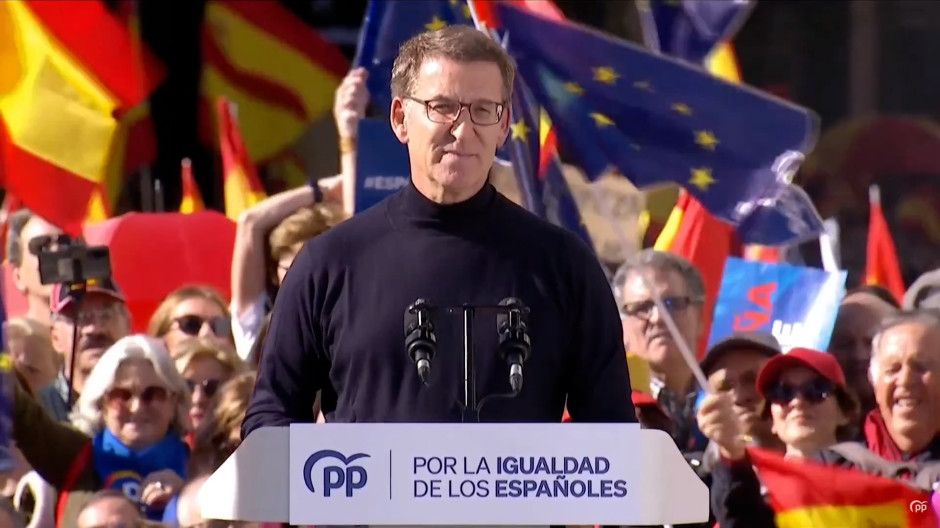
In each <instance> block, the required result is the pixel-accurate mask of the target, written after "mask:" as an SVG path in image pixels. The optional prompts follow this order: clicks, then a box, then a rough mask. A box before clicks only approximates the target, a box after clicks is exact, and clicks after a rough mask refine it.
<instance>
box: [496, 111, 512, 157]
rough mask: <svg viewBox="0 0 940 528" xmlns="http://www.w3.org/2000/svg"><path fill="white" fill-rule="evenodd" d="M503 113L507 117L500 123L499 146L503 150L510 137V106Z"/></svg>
mask: <svg viewBox="0 0 940 528" xmlns="http://www.w3.org/2000/svg"><path fill="white" fill-rule="evenodd" d="M503 112H504V113H505V114H506V115H504V116H503V119H502V120H501V121H500V123H499V146H500V148H502V146H503V145H505V144H506V138H508V137H509V124H510V119H512V116H511V115H510V114H509V106H508V105H507V106H506V108H505V109H504V110H503Z"/></svg>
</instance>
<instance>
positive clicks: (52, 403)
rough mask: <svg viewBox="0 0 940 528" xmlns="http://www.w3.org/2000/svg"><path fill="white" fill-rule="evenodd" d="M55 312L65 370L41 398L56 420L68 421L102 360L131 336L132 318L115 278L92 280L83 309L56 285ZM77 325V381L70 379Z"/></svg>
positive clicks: (55, 343)
mask: <svg viewBox="0 0 940 528" xmlns="http://www.w3.org/2000/svg"><path fill="white" fill-rule="evenodd" d="M51 309H52V333H51V338H52V347H53V348H54V349H55V350H56V352H58V353H59V357H60V358H61V360H62V370H61V371H60V373H59V376H58V378H57V379H56V381H54V382H53V383H52V384H50V385H48V386H46V387H45V388H43V389H41V390H40V391H39V399H40V401H41V402H42V404H43V407H45V408H46V410H47V411H49V413H50V414H51V415H52V416H53V417H54V418H55V419H57V420H61V421H67V420H68V415H69V411H70V410H71V409H70V402H74V401H75V400H76V399H77V398H78V395H79V394H81V392H82V387H84V385H85V379H86V378H87V377H88V375H89V374H91V370H92V369H93V368H94V367H95V365H96V364H98V359H100V358H101V356H102V355H103V354H104V352H105V350H107V349H108V347H110V346H111V345H113V344H114V343H115V342H116V341H117V340H118V339H121V338H122V337H124V336H126V335H128V334H129V333H130V329H131V318H130V317H131V316H130V312H129V311H128V310H127V304H126V301H125V299H124V295H123V294H122V293H121V290H120V289H118V287H117V284H115V282H114V280H113V279H106V280H97V281H90V282H89V284H88V286H87V288H86V291H85V294H84V296H83V297H82V301H81V305H80V306H75V297H74V295H73V293H72V291H71V290H70V288H69V287H68V286H67V285H63V284H56V285H55V287H54V288H53V290H52V298H51ZM76 325H77V326H78V329H77V330H78V334H77V335H78V344H77V346H76V347H75V354H76V355H75V358H74V378H72V379H71V380H70V379H69V374H70V372H71V371H72V361H73V358H72V338H73V332H75V330H76V328H75V327H76ZM70 382H71V383H70ZM70 385H71V391H72V392H71V394H70V393H69V386H70ZM70 396H71V400H70Z"/></svg>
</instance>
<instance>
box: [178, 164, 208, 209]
mask: <svg viewBox="0 0 940 528" xmlns="http://www.w3.org/2000/svg"><path fill="white" fill-rule="evenodd" d="M180 178H181V179H182V180H183V199H182V200H181V201H180V213H182V214H191V213H198V212H199V211H204V210H205V209H206V204H205V203H204V202H203V201H202V193H200V192H199V186H198V185H196V180H195V179H194V178H193V162H192V161H191V160H190V159H189V158H185V159H183V161H182V162H181V163H180Z"/></svg>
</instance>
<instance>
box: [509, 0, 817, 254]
mask: <svg viewBox="0 0 940 528" xmlns="http://www.w3.org/2000/svg"><path fill="white" fill-rule="evenodd" d="M496 7H497V11H498V14H499V17H500V20H501V26H502V27H501V31H500V34H501V35H500V38H501V39H503V41H504V42H505V45H506V46H507V49H508V51H509V53H510V54H511V55H512V56H513V57H514V58H515V59H516V62H517V64H518V69H519V75H520V76H521V77H522V78H523V79H525V82H526V84H527V85H528V86H529V87H530V88H531V90H532V92H533V94H534V96H535V100H537V101H538V102H539V104H541V105H542V106H543V107H544V108H546V109H547V110H548V113H549V115H550V117H551V120H552V123H553V125H554V128H555V130H556V132H557V134H558V139H559V141H560V143H561V144H563V145H565V146H566V151H568V152H571V153H572V154H573V155H574V157H575V158H576V159H577V163H578V164H579V165H580V166H581V167H582V168H584V170H585V172H586V174H587V176H588V178H591V179H595V178H597V177H599V176H600V175H602V174H604V173H605V172H606V171H607V170H608V168H609V167H611V166H613V167H615V168H616V169H617V170H618V171H619V172H620V173H622V174H624V175H625V176H626V177H627V178H629V179H630V180H631V181H632V182H633V183H634V184H635V185H637V186H638V187H643V186H648V185H652V184H658V183H663V182H667V181H671V182H676V183H679V184H681V185H683V186H684V187H686V188H687V189H688V190H689V191H690V192H691V193H692V194H693V195H694V196H695V197H696V198H697V199H698V200H699V201H700V202H701V203H702V204H703V205H704V206H705V207H706V208H707V209H708V210H709V211H710V212H711V213H712V214H714V215H715V216H717V217H719V218H722V219H724V220H726V221H728V222H731V223H732V224H734V225H735V226H737V228H738V233H739V235H740V237H741V240H742V242H744V243H760V244H765V245H782V244H786V243H790V242H793V241H795V240H802V239H807V238H810V237H814V236H816V235H818V233H819V232H821V230H822V220H821V219H820V218H819V215H818V213H816V210H815V208H813V206H812V203H811V202H810V201H809V198H808V197H807V196H806V195H805V193H803V192H802V190H800V189H799V188H797V187H795V186H792V185H790V184H789V178H790V177H791V176H792V174H793V173H794V172H795V170H796V168H797V166H798V164H799V163H800V162H801V161H802V160H803V158H804V153H805V152H806V151H808V150H809V149H810V148H811V147H812V145H813V142H814V141H815V137H816V132H817V130H818V118H817V117H816V116H815V115H814V114H812V113H811V112H809V111H808V110H805V109H803V108H799V107H797V106H794V105H791V104H789V103H786V102H783V101H780V100H778V99H775V98H773V97H770V96H768V95H764V94H761V93H759V92H757V91H755V90H753V89H750V88H747V87H744V86H736V85H733V84H729V83H726V82H724V81H722V80H720V79H716V78H714V77H712V76H711V75H709V74H708V73H706V72H704V71H703V70H701V69H700V68H697V67H693V66H689V65H687V64H684V63H682V62H680V61H677V60H675V59H670V58H667V57H663V56H659V55H655V54H653V53H650V52H647V51H645V50H643V49H641V48H639V47H637V46H633V45H631V44H629V43H627V42H624V41H621V40H618V39H615V38H613V37H610V36H607V35H603V34H601V33H599V32H596V31H593V30H589V29H585V28H581V27H578V26H575V25H573V24H570V23H558V22H553V21H551V20H548V19H546V18H543V17H539V16H534V15H531V14H529V13H526V12H524V11H522V10H520V9H518V8H515V7H513V6H511V5H505V4H503V3H498V4H496ZM548 38H550V40H551V46H546V39H548Z"/></svg>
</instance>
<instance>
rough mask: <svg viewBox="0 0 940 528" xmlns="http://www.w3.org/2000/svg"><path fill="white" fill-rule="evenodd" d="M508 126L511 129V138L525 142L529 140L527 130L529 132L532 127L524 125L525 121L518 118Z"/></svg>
mask: <svg viewBox="0 0 940 528" xmlns="http://www.w3.org/2000/svg"><path fill="white" fill-rule="evenodd" d="M509 128H510V130H511V131H512V139H519V140H521V141H523V142H526V143H528V142H529V132H531V131H532V129H530V128H529V127H528V126H526V124H525V121H523V120H522V119H520V120H518V121H516V122H515V123H513V124H511V125H509Z"/></svg>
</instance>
